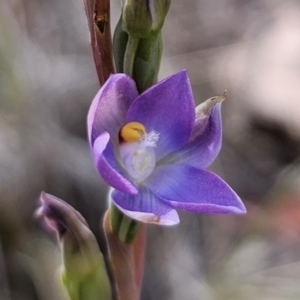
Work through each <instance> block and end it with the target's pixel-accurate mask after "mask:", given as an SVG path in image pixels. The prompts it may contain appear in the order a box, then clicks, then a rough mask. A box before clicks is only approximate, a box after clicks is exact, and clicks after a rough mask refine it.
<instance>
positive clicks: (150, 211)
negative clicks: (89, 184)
mask: <svg viewBox="0 0 300 300" xmlns="http://www.w3.org/2000/svg"><path fill="white" fill-rule="evenodd" d="M111 197H112V200H113V201H114V203H115V205H116V206H117V207H118V208H119V209H120V210H121V211H122V212H123V213H124V214H125V215H127V216H128V217H130V218H132V219H135V220H138V221H140V222H143V223H153V224H159V225H175V224H178V223H179V217H178V214H177V212H176V210H175V209H173V207H172V206H170V205H169V204H168V203H165V202H164V201H162V200H161V199H159V198H158V197H157V196H155V195H154V194H153V193H152V192H151V191H150V190H149V189H148V188H147V187H144V186H142V187H140V188H139V193H138V194H137V195H130V194H124V193H122V192H119V191H117V190H114V191H113V192H112V194H111Z"/></svg>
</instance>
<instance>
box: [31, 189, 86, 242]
mask: <svg viewBox="0 0 300 300" xmlns="http://www.w3.org/2000/svg"><path fill="white" fill-rule="evenodd" d="M40 201H41V206H40V207H39V209H38V210H37V211H36V215H37V216H42V217H44V220H45V223H46V224H47V226H48V227H49V228H50V229H52V230H55V231H56V232H57V234H58V236H59V238H60V239H61V238H62V237H63V235H64V234H65V233H66V232H67V231H71V232H72V235H74V234H75V235H76V233H78V231H80V230H81V228H85V227H88V225H87V223H86V221H85V219H84V218H83V216H82V215H81V214H80V213H79V212H78V211H76V210H75V209H74V208H73V207H72V206H71V205H69V204H68V203H66V202H64V201H63V200H61V199H59V198H57V197H55V196H53V195H50V194H47V193H45V192H42V193H41V195H40Z"/></svg>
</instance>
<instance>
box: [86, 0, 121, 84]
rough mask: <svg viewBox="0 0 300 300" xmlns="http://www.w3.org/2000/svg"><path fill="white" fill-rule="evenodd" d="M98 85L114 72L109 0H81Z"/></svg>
mask: <svg viewBox="0 0 300 300" xmlns="http://www.w3.org/2000/svg"><path fill="white" fill-rule="evenodd" d="M83 3H84V8H85V13H86V17H87V21H88V26H89V31H90V38H91V47H92V51H93V56H94V62H95V67H96V71H97V75H98V79H99V82H100V85H103V84H104V82H105V81H106V80H107V79H108V77H109V76H110V74H112V73H115V68H114V63H113V55H112V40H111V30H110V1H109V0H83Z"/></svg>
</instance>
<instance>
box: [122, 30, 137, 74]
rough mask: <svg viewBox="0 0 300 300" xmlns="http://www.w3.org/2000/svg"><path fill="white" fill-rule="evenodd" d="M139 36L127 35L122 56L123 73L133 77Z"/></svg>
mask: <svg viewBox="0 0 300 300" xmlns="http://www.w3.org/2000/svg"><path fill="white" fill-rule="evenodd" d="M139 41H140V39H139V38H135V37H132V36H130V35H129V37H128V42H127V46H126V50H125V56H124V68H123V70H124V73H125V74H127V75H129V76H130V77H133V65H134V59H135V53H136V50H137V48H138V45H139Z"/></svg>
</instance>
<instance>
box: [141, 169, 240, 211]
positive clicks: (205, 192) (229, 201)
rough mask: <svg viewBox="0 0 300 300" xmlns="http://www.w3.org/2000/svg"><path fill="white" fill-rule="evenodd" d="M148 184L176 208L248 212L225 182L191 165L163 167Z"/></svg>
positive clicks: (157, 170) (152, 176) (156, 171)
mask: <svg viewBox="0 0 300 300" xmlns="http://www.w3.org/2000/svg"><path fill="white" fill-rule="evenodd" d="M145 184H146V186H148V187H149V188H150V189H151V191H152V192H153V193H154V194H155V195H156V196H157V197H159V198H162V199H164V200H166V201H167V203H169V204H171V205H172V206H173V207H174V208H180V209H184V210H188V211H192V212H197V213H206V214H219V213H220V214H227V213H234V214H242V213H245V212H246V209H245V207H244V205H243V203H242V201H241V199H240V198H239V197H238V195H237V194H236V193H235V192H234V191H233V190H232V189H231V188H230V187H229V186H228V185H227V184H226V183H225V182H224V181H223V180H222V179H221V178H219V177H218V176H217V175H215V174H213V173H211V172H209V171H206V170H201V169H197V168H194V167H190V166H188V165H183V164H179V165H161V166H159V167H158V168H157V169H156V170H155V172H154V173H153V174H152V175H151V177H150V178H149V180H148V181H147V182H146V183H145Z"/></svg>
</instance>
